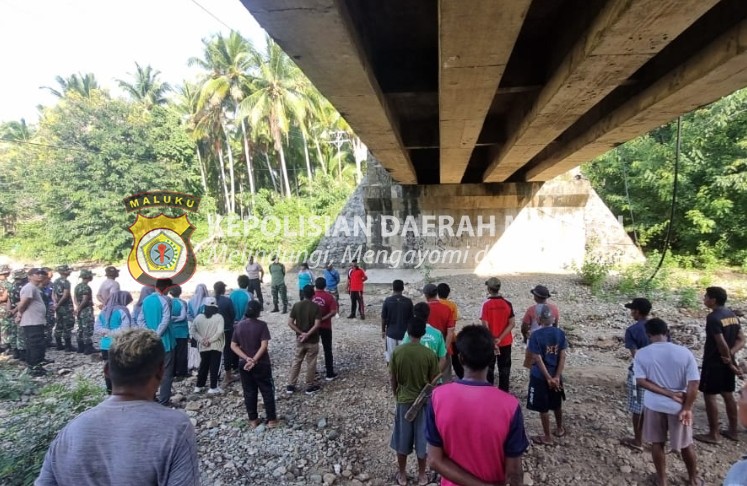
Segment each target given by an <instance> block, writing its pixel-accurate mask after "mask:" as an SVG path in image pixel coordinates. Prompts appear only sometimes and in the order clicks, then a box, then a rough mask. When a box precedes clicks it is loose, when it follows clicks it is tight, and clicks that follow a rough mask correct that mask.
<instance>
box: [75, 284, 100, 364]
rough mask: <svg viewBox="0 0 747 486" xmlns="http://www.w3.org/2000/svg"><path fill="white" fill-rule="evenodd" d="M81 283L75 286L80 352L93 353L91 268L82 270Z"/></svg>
mask: <svg viewBox="0 0 747 486" xmlns="http://www.w3.org/2000/svg"><path fill="white" fill-rule="evenodd" d="M80 279H81V280H82V282H81V283H79V284H78V285H76V286H75V295H74V297H75V307H76V308H75V316H76V317H77V318H78V352H79V353H85V354H91V353H95V352H96V350H95V349H93V341H92V339H91V338H92V337H93V292H92V291H91V287H90V286H89V285H88V284H89V283H90V282H91V280H93V273H91V271H90V270H81V271H80Z"/></svg>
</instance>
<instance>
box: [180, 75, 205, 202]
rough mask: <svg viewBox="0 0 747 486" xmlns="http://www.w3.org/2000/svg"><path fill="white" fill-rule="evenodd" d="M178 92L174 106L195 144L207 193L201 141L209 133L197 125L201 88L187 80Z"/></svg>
mask: <svg viewBox="0 0 747 486" xmlns="http://www.w3.org/2000/svg"><path fill="white" fill-rule="evenodd" d="M176 93H177V97H176V99H175V102H174V104H173V105H172V106H173V109H174V110H176V112H177V113H178V114H179V115H180V117H181V119H182V122H183V123H184V125H185V127H186V130H187V135H189V137H190V139H191V140H192V142H193V143H194V144H195V153H196V155H197V163H198V165H199V168H200V177H201V180H202V189H203V190H204V191H205V194H208V183H207V170H206V167H205V163H204V161H203V157H202V151H201V150H200V143H201V142H202V141H203V140H204V139H205V138H206V136H207V134H206V133H205V132H204V131H203V130H201V129H200V128H198V127H197V120H198V115H199V110H198V109H197V100H198V98H199V88H198V87H197V86H195V85H194V84H191V83H188V82H185V83H184V84H183V85H182V86H179V87H178V88H177V90H176Z"/></svg>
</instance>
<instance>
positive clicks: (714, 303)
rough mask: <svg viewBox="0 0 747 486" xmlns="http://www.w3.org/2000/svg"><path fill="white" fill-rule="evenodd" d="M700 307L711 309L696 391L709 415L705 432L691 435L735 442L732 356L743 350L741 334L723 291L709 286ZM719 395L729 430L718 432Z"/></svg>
mask: <svg viewBox="0 0 747 486" xmlns="http://www.w3.org/2000/svg"><path fill="white" fill-rule="evenodd" d="M703 304H704V305H705V306H706V307H708V308H709V309H711V313H710V314H708V317H706V342H705V346H704V347H703V368H702V370H701V374H700V386H699V389H700V391H701V392H703V398H704V399H705V404H706V414H707V416H708V433H707V434H697V435H695V436H693V437H694V438H695V439H696V440H699V441H701V442H707V443H710V444H716V443H718V442H719V439H720V436H721V435H723V436H724V437H726V438H727V439H731V440H734V441H736V440H738V429H737V403H736V401H735V400H734V389H735V381H736V380H735V378H736V375H737V374H741V370H739V368H738V367H737V366H736V360H735V358H734V356H735V355H736V354H737V353H738V352H739V350H740V349H742V347H744V333H743V332H742V326H741V325H740V323H739V318H738V317H737V316H736V315H735V314H734V312H732V311H731V309H729V308H728V307H724V305H725V304H726V290H724V289H723V288H721V287H708V288H707V289H706V293H705V295H704V296H703ZM718 395H721V397H722V398H723V399H724V405H725V406H726V416H727V418H728V420H729V429H728V430H721V431H719V428H718V425H719V422H718V403H717V401H716V399H717V397H718Z"/></svg>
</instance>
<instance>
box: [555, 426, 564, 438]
mask: <svg viewBox="0 0 747 486" xmlns="http://www.w3.org/2000/svg"><path fill="white" fill-rule="evenodd" d="M565 433H566V430H565V427H562V428H560V429H555V432H553V433H552V435H554V436H555V437H565Z"/></svg>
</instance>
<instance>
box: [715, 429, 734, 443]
mask: <svg viewBox="0 0 747 486" xmlns="http://www.w3.org/2000/svg"><path fill="white" fill-rule="evenodd" d="M719 434H721V435H722V436H723V437H726V438H727V439H729V440H730V441H732V442H739V432H735V433H731V432H729V431H728V430H719Z"/></svg>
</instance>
